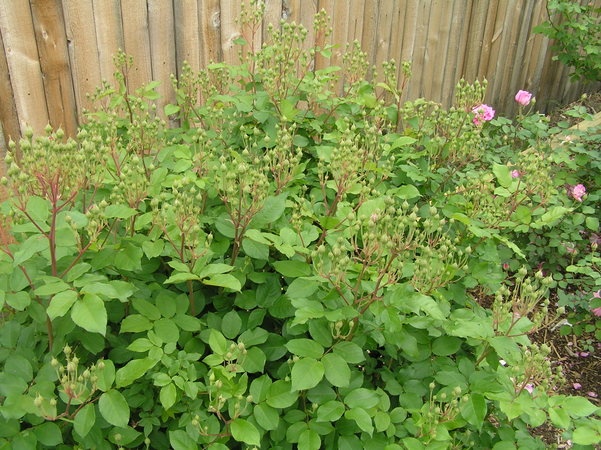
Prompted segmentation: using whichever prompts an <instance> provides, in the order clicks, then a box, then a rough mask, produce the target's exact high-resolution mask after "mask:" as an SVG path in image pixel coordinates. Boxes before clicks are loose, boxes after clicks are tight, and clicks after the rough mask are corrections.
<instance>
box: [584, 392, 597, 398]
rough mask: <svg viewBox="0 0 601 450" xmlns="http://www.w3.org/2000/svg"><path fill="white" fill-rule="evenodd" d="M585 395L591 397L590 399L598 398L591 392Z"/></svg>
mask: <svg viewBox="0 0 601 450" xmlns="http://www.w3.org/2000/svg"><path fill="white" fill-rule="evenodd" d="M586 395H588V396H589V397H592V398H597V397H598V395H597V393H596V392H593V391H590V392H587V393H586Z"/></svg>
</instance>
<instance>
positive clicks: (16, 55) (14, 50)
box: [0, 2, 48, 132]
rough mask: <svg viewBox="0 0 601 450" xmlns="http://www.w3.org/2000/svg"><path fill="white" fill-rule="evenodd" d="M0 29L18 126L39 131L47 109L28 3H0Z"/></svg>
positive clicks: (45, 118) (41, 128)
mask: <svg viewBox="0 0 601 450" xmlns="http://www.w3.org/2000/svg"><path fill="white" fill-rule="evenodd" d="M0 28H1V29H2V37H3V41H4V50H5V55H6V61H7V65H8V69H9V71H10V74H11V83H12V87H13V96H14V100H15V106H16V109H17V117H18V119H19V126H20V128H21V130H22V129H23V128H24V127H25V126H31V127H32V128H33V129H34V130H35V131H38V132H39V131H41V130H43V128H44V127H45V126H46V125H47V124H48V109H47V107H46V95H45V92H44V83H43V81H42V70H41V67H40V62H39V57H38V49H37V43H36V39H35V31H34V29H33V19H32V16H31V8H30V6H29V3H28V2H2V4H1V7H0Z"/></svg>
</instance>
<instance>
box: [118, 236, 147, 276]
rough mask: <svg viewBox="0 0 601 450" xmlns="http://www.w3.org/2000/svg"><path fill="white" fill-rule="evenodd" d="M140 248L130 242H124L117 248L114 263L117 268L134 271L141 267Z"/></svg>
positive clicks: (141, 253)
mask: <svg viewBox="0 0 601 450" xmlns="http://www.w3.org/2000/svg"><path fill="white" fill-rule="evenodd" d="M143 254H144V253H143V251H142V249H141V248H140V247H139V246H138V245H137V244H135V245H134V244H133V243H131V242H125V243H123V245H122V246H121V247H120V248H119V249H118V250H117V253H116V255H115V258H114V265H115V267H116V268H117V269H119V270H126V271H129V272H134V271H138V270H141V269H142V256H143Z"/></svg>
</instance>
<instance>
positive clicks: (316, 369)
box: [290, 358, 325, 391]
mask: <svg viewBox="0 0 601 450" xmlns="http://www.w3.org/2000/svg"><path fill="white" fill-rule="evenodd" d="M324 373H325V369H324V367H323V363H322V362H321V361H317V360H315V359H313V358H302V359H299V360H298V361H297V362H295V363H294V365H293V366H292V372H291V374H290V379H291V380H292V389H293V390H296V391H302V390H305V389H311V388H313V387H315V386H317V385H318V384H319V382H320V381H321V380H322V379H323V376H324Z"/></svg>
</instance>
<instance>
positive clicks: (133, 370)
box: [115, 358, 157, 388]
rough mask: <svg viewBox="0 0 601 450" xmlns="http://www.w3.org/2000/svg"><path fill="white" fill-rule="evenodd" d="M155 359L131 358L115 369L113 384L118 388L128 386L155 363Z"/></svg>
mask: <svg viewBox="0 0 601 450" xmlns="http://www.w3.org/2000/svg"><path fill="white" fill-rule="evenodd" d="M156 363H157V361H156V360H155V359H151V358H142V359H133V360H131V361H130V362H128V363H127V364H126V365H125V366H123V367H121V368H120V369H119V370H117V373H116V374H115V385H116V386H117V387H118V388H122V387H125V386H129V385H130V384H132V383H133V382H134V381H136V380H138V379H139V378H141V377H142V376H144V374H145V373H146V372H148V370H150V369H152V368H153V367H154V366H155V365H156Z"/></svg>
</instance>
